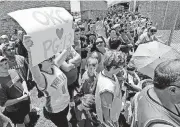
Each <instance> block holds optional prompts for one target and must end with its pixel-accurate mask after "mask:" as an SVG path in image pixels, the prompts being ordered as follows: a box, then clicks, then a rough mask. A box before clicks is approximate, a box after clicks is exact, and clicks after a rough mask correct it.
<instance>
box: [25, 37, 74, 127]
mask: <svg viewBox="0 0 180 127" xmlns="http://www.w3.org/2000/svg"><path fill="white" fill-rule="evenodd" d="M30 38H31V37H30V36H27V35H26V36H24V40H23V43H24V46H25V47H26V49H27V51H28V57H29V66H30V70H31V72H32V74H33V77H34V79H35V81H36V83H37V84H38V88H39V90H41V91H42V92H43V93H44V95H45V97H46V104H45V110H44V111H45V113H46V116H47V117H48V118H49V119H50V120H51V121H52V122H53V123H54V124H55V125H56V126H57V127H68V120H67V114H68V111H69V102H70V96H69V92H68V89H67V77H66V76H65V75H64V73H63V72H62V71H61V70H60V69H59V66H61V64H62V63H63V62H64V61H65V59H66V57H67V55H68V50H69V49H67V50H66V49H65V50H63V51H62V53H61V54H60V53H59V54H58V55H57V57H56V58H54V57H52V58H50V59H47V60H45V61H43V62H41V63H40V64H39V66H38V65H37V66H34V67H33V66H32V57H31V50H30V47H31V46H32V45H33V42H32V41H31V39H30Z"/></svg>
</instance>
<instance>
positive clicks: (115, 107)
mask: <svg viewBox="0 0 180 127" xmlns="http://www.w3.org/2000/svg"><path fill="white" fill-rule="evenodd" d="M114 77H115V80H116V81H112V80H111V79H109V78H107V77H104V76H103V75H102V72H100V74H99V77H98V81H97V88H96V94H95V102H96V111H97V116H98V119H99V120H100V121H101V123H103V114H102V106H101V98H100V94H101V93H103V92H105V91H109V92H111V93H112V94H113V95H114V98H113V103H112V109H111V111H110V117H111V120H112V121H113V122H117V121H118V119H119V116H120V112H121V107H122V94H121V89H120V85H119V82H118V79H117V77H116V76H115V75H114Z"/></svg>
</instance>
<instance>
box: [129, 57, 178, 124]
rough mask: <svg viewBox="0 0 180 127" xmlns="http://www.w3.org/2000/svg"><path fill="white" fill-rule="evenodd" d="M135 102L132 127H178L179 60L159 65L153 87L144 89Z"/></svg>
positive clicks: (155, 72)
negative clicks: (136, 104) (135, 108)
mask: <svg viewBox="0 0 180 127" xmlns="http://www.w3.org/2000/svg"><path fill="white" fill-rule="evenodd" d="M137 101H138V107H137V114H135V116H137V119H136V121H135V124H134V125H132V126H133V127H137V126H138V127H179V126H180V107H179V103H180V60H179V59H175V60H168V61H166V62H163V63H161V64H159V65H158V66H157V67H156V69H155V71H154V87H153V86H152V87H150V88H149V87H146V88H145V89H144V90H143V91H142V92H141V93H140V94H139V96H138V99H137ZM135 116H134V117H135Z"/></svg>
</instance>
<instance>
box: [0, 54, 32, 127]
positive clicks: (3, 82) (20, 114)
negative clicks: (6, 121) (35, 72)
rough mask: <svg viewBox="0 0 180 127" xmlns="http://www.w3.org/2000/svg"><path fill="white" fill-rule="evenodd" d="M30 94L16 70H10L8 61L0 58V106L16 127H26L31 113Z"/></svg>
mask: <svg viewBox="0 0 180 127" xmlns="http://www.w3.org/2000/svg"><path fill="white" fill-rule="evenodd" d="M29 96H30V93H29V92H28V90H27V86H26V82H25V81H24V80H23V79H22V78H21V77H20V76H19V75H18V73H17V72H16V71H15V70H9V65H8V59H7V58H5V57H3V56H0V106H2V107H5V110H4V111H3V114H4V115H5V116H7V117H9V118H10V120H11V121H12V123H13V124H14V125H15V127H25V124H26V122H27V121H26V120H27V119H26V118H27V117H26V116H28V113H29V112H30V99H29Z"/></svg>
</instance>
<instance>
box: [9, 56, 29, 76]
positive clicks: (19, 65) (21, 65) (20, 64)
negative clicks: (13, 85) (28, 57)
mask: <svg viewBox="0 0 180 127" xmlns="http://www.w3.org/2000/svg"><path fill="white" fill-rule="evenodd" d="M8 64H9V68H10V70H12V69H14V70H16V71H17V73H19V74H20V75H21V76H23V78H24V79H25V78H26V72H27V68H26V67H25V58H24V57H23V56H20V55H15V61H13V62H11V61H8ZM27 66H28V65H27Z"/></svg>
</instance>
